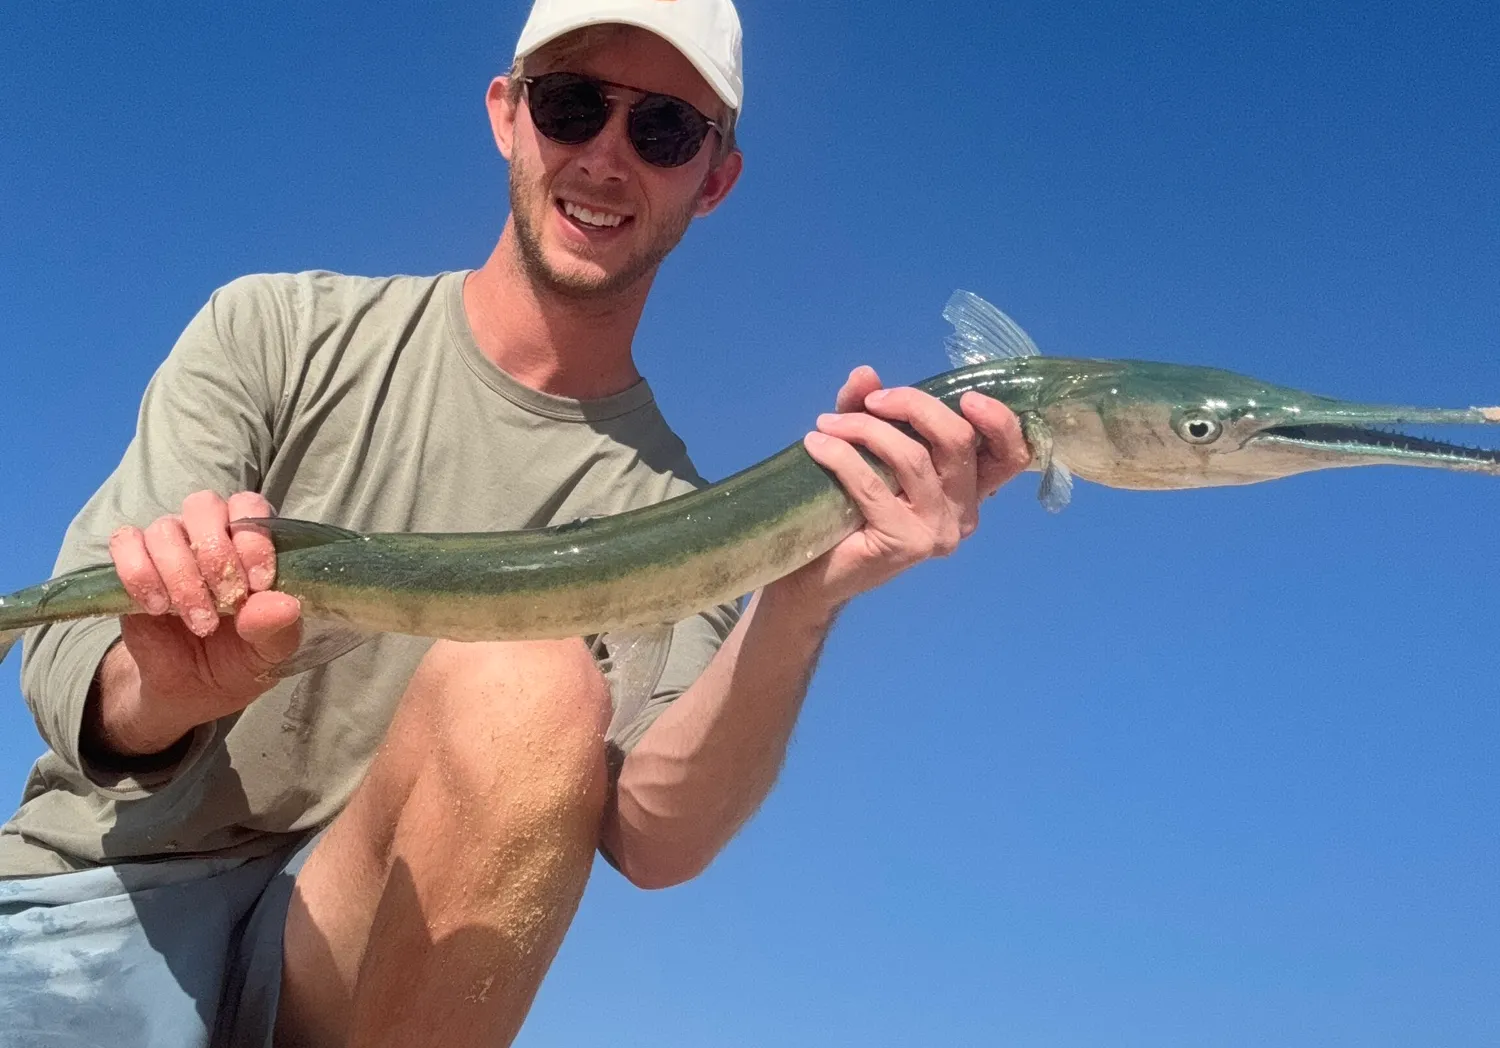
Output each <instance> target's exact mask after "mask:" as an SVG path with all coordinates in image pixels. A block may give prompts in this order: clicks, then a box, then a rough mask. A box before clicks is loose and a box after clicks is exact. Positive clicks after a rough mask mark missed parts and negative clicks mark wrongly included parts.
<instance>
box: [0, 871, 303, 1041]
mask: <svg viewBox="0 0 1500 1048" xmlns="http://www.w3.org/2000/svg"><path fill="white" fill-rule="evenodd" d="M289 852H290V849H283V850H281V851H279V852H277V853H275V854H273V855H270V856H267V857H265V858H260V859H252V860H248V861H243V860H232V859H197V858H193V859H176V860H169V861H165V862H157V863H136V864H128V865H122V866H114V867H101V868H98V869H92V870H82V871H78V872H75V873H65V874H57V875H53V876H46V877H31V878H20V879H14V880H6V881H0V1046H5V1048H10V1046H16V1048H20V1046H23V1045H24V1046H26V1048H33V1046H37V1048H75V1046H76V1048H85V1046H87V1048H95V1046H98V1045H110V1046H117V1048H137V1046H139V1048H209V1046H212V1048H221V1046H229V1045H234V1046H236V1048H238V1046H240V1045H252V1044H253V1045H257V1046H259V1045H265V1044H269V1043H270V1030H271V1023H272V1022H273V1021H274V1014H275V1004H276V997H275V991H276V989H277V987H278V986H279V983H280V954H281V928H282V925H283V923H284V919H285V918H284V914H285V909H286V900H285V897H283V898H282V899H281V900H280V901H279V907H280V908H279V911H278V912H276V913H274V914H271V913H264V912H263V910H264V909H267V908H270V909H275V908H276V906H277V905H278V903H277V902H276V901H273V900H270V899H269V897H268V893H267V886H268V885H270V884H273V883H274V882H275V881H276V880H277V879H278V874H279V873H280V872H281V871H282V870H283V869H284V868H285V867H286V866H287V863H288V858H289ZM281 879H282V880H285V881H287V882H288V884H289V882H290V876H289V875H288V876H285V877H282V878H281ZM285 894H286V895H289V894H290V890H289V888H288V890H287V892H286V893H285ZM257 918H262V919H261V920H260V921H259V922H257ZM257 923H259V924H261V925H262V926H264V928H265V929H267V930H271V931H274V938H275V941H274V943H269V942H260V941H257V940H254V939H252V938H251V937H250V936H249V935H248V934H247V928H248V927H249V926H250V925H254V924H257ZM262 938H265V934H264V933H263V935H262ZM272 965H274V971H271V970H269V969H270V966H272ZM256 984H261V985H268V986H269V990H270V992H269V994H265V993H262V994H260V999H259V1000H258V1001H252V1002H251V1006H249V1007H245V1006H244V1005H243V1004H242V1001H241V998H242V997H243V995H244V994H245V992H246V991H247V990H251V989H253V987H254V985H256ZM267 1008H269V1011H268V1012H267V1011H266V1009H267Z"/></svg>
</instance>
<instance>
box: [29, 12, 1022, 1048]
mask: <svg viewBox="0 0 1500 1048" xmlns="http://www.w3.org/2000/svg"><path fill="white" fill-rule="evenodd" d="M741 92H742V83H741V72H740V48H739V21H738V17H737V15H736V14H735V12H734V9H733V7H732V6H731V4H730V2H729V0H672V2H665V0H537V3H536V5H535V7H534V9H533V11H532V13H531V16H530V19H529V20H528V22H527V24H526V27H525V29H524V30H523V32H522V35H521V39H520V42H519V44H518V47H517V51H516V64H515V67H514V68H513V69H512V71H511V74H510V75H509V76H505V77H500V78H497V79H496V80H495V81H494V82H493V83H492V84H491V85H490V89H489V94H488V98H487V104H488V110H489V115H490V121H491V125H492V128H493V132H494V136H495V141H496V143H497V145H498V146H499V149H500V152H501V153H502V154H503V155H504V156H505V158H506V159H507V161H508V162H509V164H510V193H511V205H512V208H511V215H510V217H509V219H508V220H507V222H506V225H505V228H504V230H503V231H502V233H501V236H500V239H499V242H498V244H497V246H496V248H495V250H494V252H493V254H492V255H491V256H490V258H489V259H488V260H487V261H486V262H485V264H484V265H483V266H482V267H481V268H480V269H478V270H475V271H473V272H470V273H453V274H444V275H441V276H438V277H434V278H420V279H419V278H391V279H387V280H368V279H360V278H349V277H340V276H335V275H332V274H323V273H313V274H300V275H296V276H287V275H280V276H262V277H253V278H246V279H243V280H240V281H236V282H235V283H233V284H231V285H229V286H228V287H226V288H223V289H221V290H220V291H219V292H217V293H216V294H215V295H214V297H213V298H212V299H211V300H210V302H209V304H208V305H207V306H205V308H204V310H203V311H202V312H200V314H199V315H198V316H197V317H196V318H195V319H194V320H193V322H192V323H191V324H190V325H189V327H188V329H187V330H186V331H185V332H184V334H183V336H182V338H181V339H180V340H179V342H178V344H177V346H176V347H174V349H173V351H172V354H171V355H170V356H169V357H168V359H167V361H166V363H164V364H163V366H162V369H161V370H160V371H159V373H158V374H157V376H156V377H155V378H154V379H153V381H152V383H151V386H150V388H149V389H148V391H147V394H146V397H145V400H144V402H143V405H142V410H141V419H140V426H139V429H138V432H137V434H136V437H135V439H134V440H133V441H132V443H131V445H130V448H129V449H128V450H127V452H126V454H125V458H124V460H123V461H122V463H121V466H120V468H119V469H118V470H117V471H116V472H115V474H114V475H113V476H111V478H110V479H109V480H108V481H107V482H106V483H105V485H104V487H103V488H101V490H100V491H99V492H98V493H97V494H96V495H95V496H94V498H93V499H91V500H90V502H89V504H88V505H87V506H86V507H85V508H84V510H83V511H82V512H81V513H80V515H79V517H78V519H77V520H76V521H75V522H74V524H73V526H72V527H71V528H70V530H69V534H68V537H67V539H66V541H65V543H64V548H63V552H62V555H61V557H60V558H59V562H58V568H59V570H67V569H69V568H71V567H74V566H76V565H78V564H80V563H85V562H88V561H92V560H98V559H100V558H101V557H102V556H104V555H106V553H107V555H108V556H110V557H111V558H112V559H113V562H114V564H115V566H116V568H117V570H118V571H119V573H120V576H121V578H122V579H123V580H124V582H125V585H126V588H127V589H128V590H129V591H130V593H131V594H132V596H133V597H134V598H135V600H136V601H137V602H138V604H139V605H140V606H141V607H142V608H144V609H146V612H145V613H144V614H140V615H134V616H130V617H127V618H126V619H124V620H123V621H121V622H120V623H118V624H116V623H115V622H113V621H106V622H85V623H80V624H71V625H69V626H66V627H58V628H54V629H48V630H43V631H39V632H38V633H36V634H34V635H33V636H32V637H31V638H30V639H29V643H28V645H27V662H26V666H25V673H24V678H25V679H24V687H25V691H26V694H27V698H28V701H29V702H30V703H31V704H32V707H33V710H34V712H35V713H36V716H37V719H38V723H39V724H40V725H41V727H42V730H43V733H44V734H45V735H46V737H47V741H48V743H49V745H50V752H49V753H48V754H47V755H45V756H44V757H43V758H42V760H41V761H39V762H38V765H37V767H36V769H35V770H34V771H33V775H32V777H31V780H30V782H29V783H28V786H27V790H26V795H25V800H24V803H23V805H22V808H21V810H20V811H19V812H18V813H17V815H16V816H15V818H14V819H12V821H11V822H10V823H9V824H7V826H6V828H5V832H4V833H3V834H0V874H6V875H10V876H11V877H12V878H13V879H10V880H8V881H6V882H4V883H0V941H3V942H5V943H6V944H7V945H6V952H5V955H4V957H3V959H0V1014H4V1015H5V1016H6V1017H7V1019H8V1020H10V1027H9V1028H10V1029H26V1030H29V1031H43V1034H44V1035H38V1036H37V1037H36V1038H35V1039H36V1040H40V1041H43V1042H45V1043H48V1044H79V1045H82V1044H90V1045H92V1044H101V1043H109V1044H113V1045H131V1044H142V1045H145V1044H150V1045H173V1046H175V1045H189V1044H205V1043H214V1044H236V1045H239V1044H266V1043H269V1041H270V1038H271V1036H272V1033H273V1030H274V1034H275V1040H276V1043H278V1044H285V1045H291V1044H315V1045H324V1044H328V1045H335V1044H349V1045H367V1044H400V1045H403V1046H419V1045H429V1044H431V1045H444V1046H458V1045H479V1044H485V1045H493V1044H500V1043H508V1042H509V1040H510V1039H511V1038H513V1037H514V1035H515V1033H516V1031H517V1030H518V1029H519V1027H520V1025H521V1022H522V1020H523V1019H524V1017H525V1014H526V1011H527V1009H528V1007H529V1006H530V1003H531V1000H532V998H533V996H534V994H535V992H536V989H537V987H538V985H539V983H540V981H541V979H542V976H543V975H544V973H545V971H546V969H547V966H548V965H549V964H550V962H551V959H552V957H553V956H554V954H555V952H556V950H557V948H558V945H559V944H560V942H561V940H562V937H563V935H564V933H565V931H566V929H567V927H568V924H569V922H570V920H571V918H572V915H573V913H574V911H575V908H576V906H577V903H578V900H579V898H580V896H581V893H582V891H583V888H584V884H585V882H586V879H587V876H588V873H589V869H590V865H591V861H592V855H593V853H594V851H595V850H596V849H600V850H602V851H603V852H604V853H605V855H606V856H607V857H608V858H609V859H610V860H611V861H612V862H613V863H614V864H615V865H616V866H617V867H618V868H619V869H620V871H621V872H622V873H623V874H624V875H625V876H626V877H628V878H629V879H630V880H631V881H633V882H634V883H636V884H638V885H640V886H642V887H662V886H666V885H671V884H675V883H678V882H680V881H683V880H686V879H688V878H690V877H692V876H694V875H695V874H697V873H698V872H699V871H701V870H702V869H703V868H704V867H705V866H706V865H707V864H708V863H709V862H710V861H711V860H712V859H713V857H714V856H715V855H716V854H717V853H718V851H719V850H720V849H721V848H722V847H723V846H724V844H725V843H726V842H727V841H728V840H729V839H730V837H732V836H733V834H734V833H735V832H736V830H737V829H738V828H739V827H740V826H741V825H742V824H743V823H744V821H745V820H746V819H747V818H749V816H750V815H751V814H752V812H753V811H754V810H755V808H756V807H757V805H758V804H759V803H760V802H761V800H762V799H763V798H764V796H765V795H766V793H767V791H768V790H769V789H770V786H771V784H772V782H773V780H774V778H775V775H776V772H777V769H778V767H779V765H780V762H781V760H782V757H783V754H784V751H785V747H786V743H787V740H788V738H789V736H790V733H791V731H792V726H793V723H794V721H795V719H796V715H797V711H798V707H799V704H800V702H801V698H802V695H803V693H804V691H805V689H806V686H807V682H808V679H809V677H810V675H811V672H812V668H813V665H814V662H815V660H816V657H817V653H818V650H819V648H820V646H821V644H822V642H823V639H824V637H825V636H826V634H827V632H828V629H829V628H830V626H831V624H832V621H833V619H834V617H835V615H836V614H837V611H838V609H839V608H840V607H841V606H842V605H843V604H844V603H845V602H847V601H848V600H849V599H850V598H852V597H853V596H855V595H856V594H858V593H860V592H863V591H865V590H868V589H870V588H872V587H874V586H877V585H879V584H880V583H882V582H884V581H886V580H887V579H889V578H891V577H892V576H894V575H895V574H897V573H898V572H900V571H901V570H903V569H904V568H906V567H908V566H910V565H911V564H913V563H916V562H918V561H920V560H922V559H925V558H927V557H929V556H932V555H934V554H943V553H947V552H949V551H951V550H952V549H953V548H954V547H955V546H956V545H957V543H958V541H959V540H960V538H961V537H962V536H964V535H965V534H967V533H968V532H970V531H972V530H973V528H974V526H975V524H976V521H977V508H976V507H977V503H978V500H979V497H980V496H981V495H984V494H988V493H990V492H992V491H993V490H994V489H995V488H996V487H998V486H999V485H1000V484H1001V483H1003V482H1004V481H1005V480H1006V479H1008V478H1009V477H1010V476H1011V475H1013V474H1014V473H1015V472H1016V471H1017V470H1019V469H1020V468H1021V467H1022V466H1023V465H1024V464H1025V462H1026V459H1027V452H1026V449H1025V446H1024V444H1023V443H1022V441H1021V439H1020V436H1019V431H1018V428H1017V426H1016V423H1015V419H1014V417H1013V416H1012V415H1011V414H1010V413H1009V412H1008V411H1007V410H1006V409H1005V408H1004V407H1003V406H1001V405H999V404H997V403H995V402H993V401H989V400H986V399H985V398H982V397H971V398H969V399H968V400H966V401H965V402H964V404H963V405H962V408H963V412H964V416H965V417H960V416H959V415H958V414H955V413H953V412H951V411H949V410H947V409H946V408H944V407H943V406H942V405H941V404H940V403H938V402H937V401H935V400H933V399H932V398H930V397H926V396H924V395H922V394H919V393H917V392H916V391H914V390H910V389H896V390H882V389H881V388H880V383H879V380H878V378H877V377H876V376H875V375H874V373H873V372H872V371H870V370H869V369H868V368H862V369H859V370H857V371H856V372H855V373H854V374H852V375H851V376H850V378H849V380H848V382H847V383H846V384H845V386H844V388H843V389H842V390H840V391H839V393H838V396H837V400H836V406H837V409H838V412H839V413H838V414H833V415H827V416H824V417H822V418H820V419H819V422H818V430H817V431H816V432H814V433H810V434H809V435H808V437H807V439H806V446H807V449H808V451H809V453H810V454H811V455H812V456H813V457H814V458H815V459H817V461H819V462H820V463H822V464H823V465H824V466H825V467H826V468H828V469H829V470H830V471H831V472H832V473H833V474H834V475H835V476H836V477H837V478H838V479H839V480H840V482H841V483H842V484H843V485H844V486H845V488H846V489H847V490H848V491H849V493H850V495H851V496H852V497H853V498H854V499H855V501H856V502H857V503H858V504H859V506H860V508H861V510H862V511H863V513H864V515H865V517H866V520H867V523H866V525H865V527H864V528H863V529H862V530H861V531H859V532H858V533H856V534H855V535H853V536H851V537H850V538H849V539H847V540H846V541H844V542H843V543H841V544H840V545H839V546H838V547H837V548H835V549H834V550H832V551H830V552H829V553H828V554H827V555H825V556H824V557H822V558H820V559H818V560H817V561H814V562H813V563H811V564H809V565H808V566H807V567H806V568H804V569H802V570H801V571H799V572H797V573H795V574H794V575H792V576H789V577H787V578H786V579H783V580H781V581H779V582H777V583H775V584H773V585H771V586H767V587H766V588H765V589H764V590H762V591H761V592H760V593H758V594H756V595H755V596H754V598H753V599H752V600H751V602H750V604H749V605H748V607H747V609H746V610H745V612H744V614H743V616H739V617H738V621H737V622H736V621H735V620H736V612H735V609H733V608H718V609H709V610H707V611H705V612H704V613H703V614H701V615H699V616H696V617H694V618H693V619H691V620H689V621H687V622H684V623H679V624H678V625H677V626H676V627H675V628H674V630H673V633H672V640H671V644H670V647H669V649H668V653H667V655H666V656H665V659H664V662H663V663H662V665H661V669H660V672H659V674H658V675H657V676H658V679H657V681H656V684H655V686H654V689H653V690H652V691H651V693H650V694H648V695H643V696H634V695H630V694H627V693H624V689H620V690H621V692H622V693H621V694H613V693H612V690H611V687H610V685H609V682H607V681H606V678H605V677H604V676H602V675H601V673H600V671H599V668H598V665H597V663H596V656H598V657H601V658H612V657H613V654H614V653H611V652H610V651H609V641H608V638H605V639H604V640H602V641H596V643H595V645H594V649H593V650H591V649H590V647H588V646H586V645H585V643H584V642H583V641H582V640H570V641H559V642H544V643H511V644H498V643H497V644H457V643H450V642H438V643H435V644H432V643H429V642H426V641H422V640H418V639H415V638H404V637H384V636H383V637H380V638H377V639H375V640H374V641H372V642H370V643H368V644H366V645H364V646H362V647H360V648H358V649H356V650H355V651H353V652H351V653H349V654H347V655H345V656H343V657H342V658H339V659H336V660H334V661H333V662H331V663H328V664H327V665H324V666H319V667H317V668H315V669H312V670H309V671H307V672H302V673H290V672H289V671H288V670H287V667H288V666H289V663H288V661H287V660H288V659H290V658H291V656H292V655H293V654H294V653H296V652H297V651H298V649H299V647H301V645H302V643H303V641H304V639H306V638H304V636H303V630H302V624H301V621H300V617H299V608H298V607H297V603H296V601H295V600H294V599H292V598H290V597H287V596H285V595H282V594H278V593H274V592H272V591H270V590H269V589H268V586H269V584H270V582H271V580H272V578H273V573H274V554H273V552H272V550H271V548H270V546H269V544H268V542H267V541H266V539H265V538H264V537H263V536H262V535H259V534H257V533H256V532H255V531H254V529H252V528H243V527H242V528H232V527H231V526H230V524H231V521H232V520H234V519H237V518H241V517H253V516H264V515H268V514H270V513H271V512H273V507H274V509H279V510H280V511H281V512H283V513H285V514H287V515H290V516H297V517H306V518H313V519H319V520H325V521H329V522H331V523H336V524H341V525H345V526H349V527H354V528H359V529H365V530H420V531H454V530H493V529H497V528H516V527H526V526H535V525H539V524H547V523H553V522H558V521H563V520H568V519H572V518H575V517H580V516H589V515H597V514H599V513H609V512H617V511H619V510H623V509H626V508H629V507H631V506H635V505H641V504H645V503H649V502H654V501H659V500H660V499H662V498H666V497H669V496H671V495H673V494H677V493H679V492H681V491H685V490H688V489H689V488H691V487H692V486H694V485H697V484H699V483H701V481H699V479H698V478H697V476H696V474H695V473H694V472H693V470H692V466H691V464H690V463H689V462H688V460H687V458H686V456H685V453H684V451H683V449H682V446H681V444H680V442H678V441H677V440H676V438H675V437H674V436H673V435H672V434H671V431H670V430H669V429H667V427H666V425H665V423H664V422H663V421H662V420H661V418H660V416H659V414H657V412H656V409H655V406H654V404H653V402H652V400H651V396H650V391H649V389H648V388H647V387H646V386H645V384H644V382H643V380H642V379H641V377H640V375H639V374H638V372H637V371H636V367H635V363H634V359H633V356H632V339H633V336H634V333H635V330H636V326H637V322H638V320H639V317H640V314H641V310H642V308H643V306H644V303H645V299H646V295H647V292H648V290H649V288H650V286H651V283H652V280H653V279H654V276H655V273H656V271H657V268H658V266H659V265H660V263H661V261H662V259H663V258H664V257H665V255H666V254H667V253H668V252H669V251H670V250H671V248H672V247H673V246H674V245H675V244H676V243H677V241H678V240H679V238H680V237H681V236H682V234H683V232H684V231H685V230H686V228H687V226H688V224H689V223H690V222H691V220H692V219H693V218H694V217H697V216H700V215H706V214H708V213H709V212H711V211H712V210H713V209H714V208H715V207H717V206H718V204H719V203H720V202H722V201H723V200H724V198H725V197H726V196H727V195H728V193H729V192H730V191H731V190H732V188H733V186H734V184H735V182H736V180H737V179H738V177H739V174H740V170H741V165H742V158H741V155H740V153H739V151H738V149H736V148H735V146H734V140H733V128H734V124H735V122H736V120H737V119H738V116H739V111H740V108H741ZM893 421H894V422H903V423H907V424H909V425H910V426H911V427H913V428H914V429H915V430H916V431H917V432H918V433H920V434H921V435H922V437H923V438H924V439H925V441H926V442H927V446H924V445H923V443H921V442H918V441H916V440H913V439H911V438H910V437H908V436H906V435H904V434H903V433H902V432H901V431H899V430H898V429H897V428H896V427H894V426H892V425H891V424H890V423H891V422H893ZM980 436H982V438H983V442H982V445H981V443H980V441H979V440H978V437H980ZM855 445H862V446H864V447H865V448H867V449H869V450H870V451H871V452H873V453H874V454H875V455H877V456H878V457H879V458H881V459H883V460H884V461H885V462H886V463H887V464H888V465H889V466H890V467H891V469H892V470H893V472H894V474H895V475H896V477H897V479H898V481H899V483H900V487H901V491H902V494H901V495H899V496H898V495H893V494H892V493H891V492H890V491H889V490H888V489H887V488H886V486H885V484H884V483H883V482H882V481H880V479H879V478H878V477H877V476H876V474H875V473H874V471H873V470H871V468H870V467H869V466H868V465H867V464H866V463H865V462H864V460H863V459H862V458H861V457H860V455H859V454H858V452H857V451H856V449H855ZM929 447H930V450H929ZM981 448H982V449H981ZM224 496H227V497H224ZM137 525H144V529H142V527H139V526H137ZM279 671H280V675H279ZM283 677H284V679H282V678H283ZM6 1036H8V1034H7V1033H6V1032H5V1030H4V1029H0V1039H3V1038H4V1037H6Z"/></svg>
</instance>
